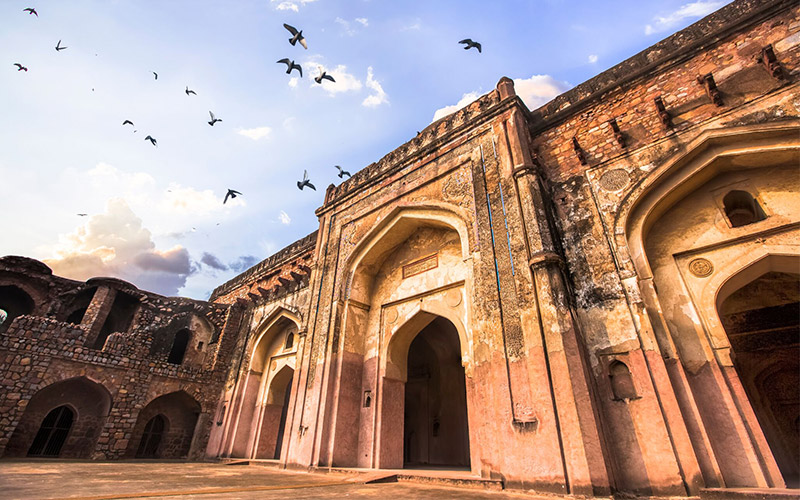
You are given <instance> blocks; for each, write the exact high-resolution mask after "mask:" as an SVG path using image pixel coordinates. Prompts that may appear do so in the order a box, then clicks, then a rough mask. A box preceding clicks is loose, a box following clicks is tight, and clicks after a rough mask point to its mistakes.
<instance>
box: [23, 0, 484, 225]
mask: <svg viewBox="0 0 800 500" xmlns="http://www.w3.org/2000/svg"><path fill="white" fill-rule="evenodd" d="M22 11H23V12H27V13H28V15H35V16H36V17H39V13H38V12H36V9H35V8H33V7H28V8H26V9H22ZM283 27H284V28H286V30H287V31H288V32H289V33H290V34H291V35H292V36H291V38H289V44H291V45H292V46H293V47H294V46H296V45H297V44H298V43H299V44H300V45H301V46H302V47H303V48H304V49H308V43H307V42H306V38H305V37H304V36H303V30H298V29H297V28H295V27H294V26H290V25H288V24H285V23H284V25H283ZM458 43H460V44H464V50H469V49H471V48H475V49H477V50H478V52H482V50H481V44H480V43H478V42H475V41H473V40H472V39H470V38H467V39H464V40H461V41H460V42H458ZM67 48H68V47H66V46H62V45H61V40H59V41H58V43H57V44H56V47H55V49H56V52H61V51H62V50H65V49H67ZM276 62H277V63H278V64H285V65H286V74H287V75H290V74H291V73H292V71H294V70H297V72H298V73H299V74H300V77H301V78H302V77H303V68H302V66H300V64H298V63H296V62H295V61H294V60H293V59H290V58H288V57H285V58H283V59H280V60H279V61H276ZM13 65H14V66H16V67H17V71H18V72H19V71H25V72H27V71H28V68H27V67H25V66H23V65H22V64H21V63H18V62H17V63H14V64H13ZM152 73H153V78H154V79H155V80H158V73H157V72H155V71H153V72H152ZM323 80H327V81H329V82H331V83H336V80H335V79H334V78H333V77H332V76H331V75H329V74H328V73H327V72H326V71H325V70H324V69H323V68H322V67H321V66H320V67H319V75H317V76H316V77H314V81H315V82H316V83H318V84H320V85H322V81H323ZM92 90H94V89H92ZM184 92H185V93H186V95H187V96H190V97H191V96H193V95H194V96H196V95H197V92H195V91H194V90H191V89H190V88H189V86H188V85H187V86H186V89H185V90H184ZM208 114H209V115H210V116H211V120H209V121H208V124H209V125H210V126H212V127H213V126H214V124H215V123H217V122H220V123H221V122H222V119H220V118H217V117H216V116H215V115H214V112H213V111H209V112H208ZM122 125H123V126H126V125H130V126H131V127H135V125H134V124H133V121H131V120H128V119H126V120H125V121H123V122H122ZM135 132H136V130H135V128H134V133H135ZM144 140H145V141H149V142H150V143H151V144H152V145H153V146H155V147H158V141H157V140H156V139H155V138H154V137H153V136H151V135H148V136H147V137H145V138H144ZM334 167H335V168H336V169H337V170H338V171H339V173H338V174H337V175H338V177H339V178H340V179H342V178H343V177H344V176H345V175H346V176H347V177H350V172H348V171H347V170H344V169H343V168H342V167H340V166H339V165H334ZM304 188H309V189H312V190H314V191H316V190H317V188H316V187H315V186H314V184H312V183H311V180H310V179H309V178H308V171H307V170H303V179H302V180H300V181H297V189H299V190H300V191H302V190H303V189H304ZM237 196H242V193H240V192H239V191H236V190H234V189H228V192H227V193H226V194H225V198H224V199H223V200H222V204H223V205H224V204H225V203H227V201H228V199H234V198H236V197H237ZM78 215H79V216H85V215H86V214H78Z"/></svg>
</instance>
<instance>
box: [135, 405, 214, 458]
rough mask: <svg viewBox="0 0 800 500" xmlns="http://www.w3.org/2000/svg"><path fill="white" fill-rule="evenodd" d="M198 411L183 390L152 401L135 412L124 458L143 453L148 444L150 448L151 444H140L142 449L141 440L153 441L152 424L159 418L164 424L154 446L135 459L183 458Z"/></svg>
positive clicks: (189, 443)
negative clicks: (134, 422) (134, 421)
mask: <svg viewBox="0 0 800 500" xmlns="http://www.w3.org/2000/svg"><path fill="white" fill-rule="evenodd" d="M200 412H201V407H200V403H198V402H197V400H196V399H195V398H193V397H192V396H190V395H189V394H188V393H186V391H175V392H171V393H168V394H162V395H160V396H158V397H156V398H154V399H153V400H151V401H150V402H149V403H147V405H145V407H144V408H142V410H141V411H140V412H139V416H138V418H137V419H136V425H135V426H134V428H133V433H132V435H131V440H130V442H129V444H128V449H127V452H126V456H127V457H130V458H133V457H137V455H138V454H139V453H138V452H139V451H140V450H142V451H144V450H145V448H146V447H147V446H148V445H149V446H153V443H144V446H145V448H142V446H143V443H142V440H143V439H144V440H150V439H152V438H153V437H152V430H153V429H152V422H153V419H154V418H156V417H158V416H160V417H161V418H163V419H164V422H163V424H164V425H163V428H162V434H161V436H160V438H159V440H158V442H157V443H155V444H156V446H155V447H154V449H152V448H151V449H149V450H147V451H149V452H151V453H148V456H141V455H140V456H139V457H138V458H186V457H187V456H188V455H189V452H190V449H191V445H192V438H193V437H194V432H195V427H196V426H197V419H198V417H199V415H200ZM148 424H151V429H149V430H150V431H151V432H150V433H148V432H146V430H148V429H147V426H148Z"/></svg>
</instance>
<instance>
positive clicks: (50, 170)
mask: <svg viewBox="0 0 800 500" xmlns="http://www.w3.org/2000/svg"><path fill="white" fill-rule="evenodd" d="M725 3H727V2H725V1H718V0H700V1H694V2H687V1H686V0H679V1H672V0H662V1H659V2H641V1H627V0H619V1H613V2H596V1H583V0H580V1H578V0H575V1H567V0H532V1H502V0H499V1H496V2H486V1H477V0H461V1H458V2H455V1H389V0H349V1H343V0H341V1H340V0H272V1H270V0H260V1H255V0H252V1H229V2H219V1H217V2H212V1H203V0H199V1H198V0H194V1H182V0H171V1H133V0H131V1H124V0H117V1H100V0H97V1H89V0H70V1H69V2H64V1H35V2H18V1H11V0H3V1H2V2H0V62H2V64H0V68H4V69H2V70H0V96H2V97H1V98H0V102H2V104H3V106H2V109H3V119H2V120H0V137H2V146H3V147H2V152H1V153H0V186H2V191H3V194H2V196H0V211H2V213H3V214H4V215H5V217H4V224H3V229H2V234H3V237H2V239H1V240H0V255H6V254H15V255H25V256H29V257H34V258H37V259H42V260H45V261H46V262H47V263H48V264H49V265H50V266H51V267H53V269H54V270H55V272H56V273H57V274H61V275H63V276H67V277H71V278H75V279H87V278H88V277H91V276H97V275H112V276H117V277H121V278H123V279H127V280H129V281H131V282H133V283H134V284H136V285H137V286H139V287H141V288H144V289H149V290H152V291H156V292H159V293H163V294H167V295H176V294H179V295H184V296H189V297H193V298H201V299H202V298H206V297H207V296H208V294H209V293H210V291H211V290H212V289H213V288H214V287H215V286H217V285H218V284H220V283H222V282H224V281H225V280H227V279H229V278H230V277H232V276H234V275H235V274H237V272H239V271H242V270H243V269H244V268H245V267H246V266H248V265H251V264H254V263H255V262H257V261H260V260H261V259H263V258H265V257H267V256H268V255H270V254H271V253H272V252H274V251H276V250H278V249H280V248H282V247H283V246H285V245H287V244H289V243H291V242H292V241H294V240H296V239H298V238H300V237H302V236H304V235H306V234H308V233H309V232H311V231H313V230H314V229H316V228H317V219H316V217H315V216H314V209H316V208H317V207H319V206H320V205H321V203H322V199H323V196H324V192H325V188H326V186H327V185H328V184H330V183H338V182H339V181H340V180H339V179H338V178H337V177H336V175H335V174H336V169H335V168H334V167H333V165H336V164H338V165H341V166H343V167H344V168H346V169H347V170H350V171H351V172H355V171H357V170H359V169H361V168H363V167H364V166H366V165H369V164H370V163H371V162H373V161H377V160H378V159H380V158H381V157H382V156H383V155H384V154H386V153H388V152H389V151H391V150H392V149H394V148H395V147H397V146H399V145H400V144H402V143H404V142H405V141H407V140H409V139H410V138H412V137H413V136H414V135H415V134H416V132H417V131H418V130H421V129H422V128H424V127H425V126H426V125H427V124H429V123H430V122H431V121H432V120H433V119H434V116H436V117H439V116H442V115H444V114H446V113H447V112H452V111H455V110H456V109H458V107H459V106H463V105H465V104H467V103H468V102H469V101H471V100H472V99H474V98H475V97H477V96H478V95H480V94H483V93H485V92H488V91H490V90H491V89H492V88H494V85H495V84H496V83H497V81H498V80H499V79H500V77H502V76H509V77H511V78H513V79H515V81H516V82H517V90H518V93H520V94H521V95H522V96H523V98H524V99H525V100H526V102H527V104H528V105H529V106H530V107H536V106H538V105H541V104H543V103H544V102H546V101H547V100H549V99H550V98H552V97H553V96H555V95H557V94H558V93H560V92H562V91H564V90H566V89H568V88H569V87H571V86H574V85H577V84H579V83H581V82H583V81H585V80H587V79H589V78H591V77H592V76H594V75H596V74H598V73H600V72H601V71H603V70H605V69H607V68H609V67H611V66H613V65H614V64H616V63H618V62H621V61H622V60H624V59H626V58H627V57H630V56H632V55H634V54H635V53H637V52H638V51H640V50H642V49H644V48H646V47H648V46H650V45H652V44H653V43H655V42H657V41H658V40H660V39H662V38H664V37H666V36H668V35H670V34H672V33H673V32H675V31H677V30H679V29H681V28H683V27H685V26H687V25H689V24H691V23H692V22H694V21H696V20H697V19H699V18H700V17H703V16H704V15H706V14H708V13H710V12H712V11H713V10H716V9H717V8H719V7H721V6H722V5H724V4H725ZM26 7H35V8H36V9H37V11H38V13H39V17H38V18H37V17H35V16H31V15H29V14H27V13H25V12H23V11H22V9H23V8H26ZM284 22H285V23H289V24H291V25H294V26H296V27H298V28H300V29H302V30H303V33H304V35H305V36H306V39H307V41H308V46H309V48H308V50H304V49H303V48H302V47H300V46H299V45H297V46H295V47H292V46H291V45H289V43H288V38H289V36H290V35H289V33H288V32H287V31H286V30H285V29H284V28H283V27H282V23H284ZM462 38H472V39H474V40H476V41H479V42H480V43H482V45H483V53H481V54H478V53H477V52H476V51H475V50H474V49H472V50H469V51H465V50H463V49H462V48H461V46H460V45H458V44H457V42H458V40H461V39H462ZM58 40H61V41H62V45H65V46H67V47H68V49H66V50H64V51H61V52H56V51H55V49H54V47H55V45H56V43H57V42H58ZM284 57H288V58H290V59H294V60H296V61H297V62H299V63H300V64H302V66H303V71H304V77H303V78H302V79H301V78H296V73H295V75H294V76H289V75H287V74H285V66H283V65H278V64H276V63H275V61H277V60H278V59H281V58H284ZM16 62H19V63H21V64H23V65H25V66H26V67H27V68H28V69H29V70H28V71H27V72H21V71H16V68H15V67H14V66H13V63H16ZM319 66H322V67H324V68H325V70H326V71H327V72H328V73H330V74H332V75H333V76H334V77H335V78H336V80H337V82H336V83H329V82H326V83H324V84H323V85H322V86H320V85H317V84H315V83H314V82H313V77H314V76H316V75H317V74H318V72H319V70H318V69H317V68H318V67H319ZM152 71H156V72H158V75H159V77H158V80H155V79H154V77H153V74H152ZM187 86H188V87H189V88H190V89H192V90H194V91H195V92H197V95H196V96H187V95H186V94H185V93H184V90H185V88H186V87H187ZM209 110H212V111H213V112H214V113H215V114H216V115H217V117H218V118H221V119H222V120H223V121H222V122H221V123H217V124H215V125H214V126H213V127H210V126H209V125H208V124H207V122H208V120H209V116H208V112H209ZM126 119H129V120H131V121H133V122H134V124H135V127H128V126H126V127H123V126H122V125H121V124H122V121H123V120H126ZM133 130H136V132H134V131H133ZM148 134H149V135H151V136H153V137H154V138H156V140H157V141H158V147H157V148H156V147H153V146H152V145H151V144H150V143H149V142H145V140H144V137H145V136H146V135H148ZM304 169H307V170H308V172H309V176H310V178H311V180H312V182H313V183H314V184H315V185H316V187H317V191H316V192H314V191H303V192H300V191H298V190H297V188H296V186H295V182H296V181H297V180H299V179H300V178H301V177H302V174H303V170H304ZM227 188H233V189H237V190H239V191H241V192H242V193H243V196H242V197H240V198H237V199H236V200H233V201H232V202H231V201H229V202H228V203H227V204H225V205H223V204H222V198H223V196H224V195H225V191H226V189H227ZM78 213H86V214H87V216H85V217H80V216H78V215H77V214H78Z"/></svg>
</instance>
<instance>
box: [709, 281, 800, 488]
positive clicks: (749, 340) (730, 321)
mask: <svg viewBox="0 0 800 500" xmlns="http://www.w3.org/2000/svg"><path fill="white" fill-rule="evenodd" d="M747 272H748V270H745V271H742V273H747ZM748 278H749V280H750V281H749V282H746V281H745V284H744V285H742V284H741V282H742V281H743V280H741V279H738V280H736V279H734V280H729V283H731V282H733V285H732V286H730V287H723V289H722V290H721V291H720V294H719V296H718V306H717V311H718V314H719V318H720V321H721V323H722V326H723V327H724V329H725V332H726V333H727V335H728V339H729V341H730V344H731V349H732V351H733V356H732V358H733V361H734V366H735V368H736V372H737V374H738V376H739V378H740V380H741V382H742V385H743V386H744V389H745V392H746V394H747V397H748V400H749V401H750V405H751V407H752V409H753V411H754V412H755V414H756V417H757V419H758V423H759V425H760V426H761V429H762V430H763V432H764V436H765V437H766V439H767V442H768V443H769V447H770V449H771V450H772V454H773V456H774V457H775V460H776V462H777V463H778V467H779V468H780V471H781V474H782V475H783V478H784V480H785V481H786V484H787V486H789V487H794V488H796V487H799V486H800V470H798V469H799V468H800V432H799V431H800V428H799V427H798V426H800V390H799V389H798V388H800V274H798V273H793V272H781V271H776V270H768V271H767V272H765V273H763V274H761V275H756V276H749V277H747V278H745V279H748ZM736 286H740V287H739V288H735V287H736Z"/></svg>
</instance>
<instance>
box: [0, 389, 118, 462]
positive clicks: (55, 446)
mask: <svg viewBox="0 0 800 500" xmlns="http://www.w3.org/2000/svg"><path fill="white" fill-rule="evenodd" d="M110 410H111V395H110V394H109V392H108V390H106V388H105V387H103V386H102V385H101V384H98V383H96V382H93V381H91V380H89V379H87V378H86V377H74V378H70V379H67V380H62V381H60V382H56V383H54V384H51V385H48V386H47V387H45V388H43V389H41V390H40V391H38V392H37V393H36V394H34V395H33V397H32V398H31V399H30V401H29V402H28V405H27V406H26V407H25V413H23V414H22V418H21V419H20V421H19V424H17V427H16V428H15V429H14V432H13V434H11V438H10V439H9V441H8V445H7V446H6V450H5V453H4V454H3V456H5V457H24V456H26V455H30V456H58V457H60V458H89V457H90V456H91V455H92V452H93V451H94V449H95V445H96V444H97V439H98V438H99V437H100V433H101V432H102V430H103V427H104V425H105V423H106V419H107V418H108V413H109V411H110Z"/></svg>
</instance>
